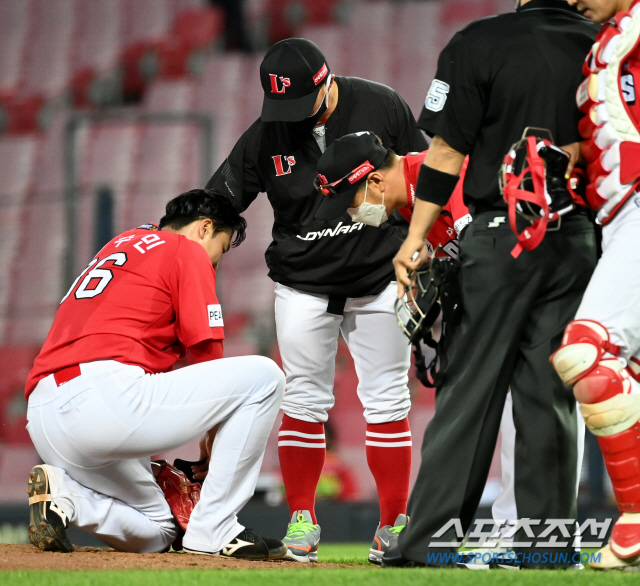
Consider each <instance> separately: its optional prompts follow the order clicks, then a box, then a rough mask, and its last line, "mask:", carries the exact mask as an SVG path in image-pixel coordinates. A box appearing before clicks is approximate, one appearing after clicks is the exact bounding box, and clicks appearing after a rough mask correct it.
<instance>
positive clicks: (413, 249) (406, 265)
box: [393, 234, 429, 299]
mask: <svg viewBox="0 0 640 586" xmlns="http://www.w3.org/2000/svg"><path fill="white" fill-rule="evenodd" d="M416 253H418V254H416ZM428 255H429V252H428V250H427V248H426V247H425V245H424V240H423V239H422V238H417V237H415V236H412V235H411V234H409V235H408V236H407V239H406V240H405V241H404V242H403V244H402V246H401V247H400V250H399V251H398V254H396V256H395V257H394V259H393V268H394V269H395V271H396V281H398V299H400V298H401V297H402V296H403V295H404V293H405V290H406V288H408V287H410V286H411V278H410V277H409V274H410V273H411V272H413V271H415V270H416V269H417V268H418V267H419V266H420V265H422V264H423V263H424V262H425V261H426V259H427V258H428Z"/></svg>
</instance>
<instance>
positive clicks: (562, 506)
mask: <svg viewBox="0 0 640 586" xmlns="http://www.w3.org/2000/svg"><path fill="white" fill-rule="evenodd" d="M461 236H462V237H461V242H460V263H461V268H460V286H461V290H462V300H463V306H464V313H463V317H462V321H461V324H460V325H459V326H458V328H457V330H456V332H455V334H454V337H453V339H452V340H451V342H452V343H451V344H450V345H449V347H448V350H447V363H446V367H445V369H444V379H443V382H442V384H441V385H440V386H439V387H438V389H437V392H436V411H435V415H434V418H433V420H432V421H431V422H430V423H429V425H428V427H427V429H426V431H425V435H424V440H423V444H422V464H421V466H420V471H419V474H418V478H417V481H416V484H415V486H414V488H413V491H412V494H411V497H410V499H409V506H408V515H409V516H410V519H411V521H410V523H409V524H408V525H407V527H406V528H405V529H404V530H403V531H402V533H401V534H400V539H399V547H400V551H401V553H402V555H403V557H405V558H407V559H410V560H414V561H418V562H422V563H425V564H428V565H433V566H447V565H451V562H450V561H449V562H447V561H444V558H443V557H442V556H438V555H437V554H446V553H451V552H455V551H456V550H457V547H455V546H449V547H434V546H433V543H432V542H439V543H442V542H450V543H454V542H459V541H461V540H460V537H459V535H457V533H459V531H456V530H455V528H454V526H453V525H452V526H451V527H450V528H449V529H448V530H447V531H446V532H445V533H444V534H442V535H440V536H438V537H437V538H434V537H433V536H434V534H436V533H438V530H439V529H441V528H442V527H443V526H444V525H446V524H447V523H449V522H450V521H451V520H452V519H459V520H460V525H461V527H462V531H463V532H466V531H467V530H468V529H469V528H470V525H471V523H472V521H473V519H474V516H475V513H476V510H477V508H478V504H479V502H480V498H481V496H482V492H483V489H484V486H485V483H486V480H487V476H488V474H489V468H490V465H491V460H492V457H493V453H494V449H495V446H496V441H497V438H498V431H499V428H500V418H501V416H502V410H503V406H504V402H505V398H506V394H507V391H508V389H509V387H511V392H512V396H513V416H514V423H515V427H516V445H515V498H516V507H517V511H518V517H519V518H520V519H525V518H530V519H540V520H541V523H540V525H538V526H537V527H536V526H533V527H532V529H533V531H534V533H535V536H536V537H537V536H538V535H540V534H541V533H542V532H544V531H545V530H548V526H547V525H545V521H546V520H547V519H575V518H576V491H575V487H576V466H577V448H576V439H577V437H576V433H577V431H576V412H575V410H576V402H575V399H574V397H573V393H572V391H571V389H570V388H569V387H567V386H566V385H564V384H563V383H562V381H561V380H560V378H559V377H558V375H557V374H556V373H555V371H554V370H553V368H552V367H551V365H550V363H549V356H550V355H551V354H552V352H554V351H555V350H556V349H557V348H558V347H559V346H560V342H561V340H562V335H563V331H564V329H565V327H566V325H567V324H568V323H569V322H570V321H571V320H572V319H573V317H574V315H575V313H576V310H577V309H578V305H579V303H580V300H581V298H582V294H583V292H584V290H585V288H586V286H587V283H588V282H589V278H590V277H591V273H592V272H593V269H594V268H595V265H596V260H597V252H596V238H595V230H594V227H593V225H592V224H591V222H590V221H589V219H588V218H587V217H586V216H585V215H583V214H574V215H571V216H569V217H566V218H563V219H562V224H561V226H560V229H559V230H557V231H548V232H547V234H546V236H545V238H544V240H543V241H542V243H541V244H540V245H539V246H538V247H537V248H536V249H535V250H533V251H527V250H524V251H523V252H522V254H521V255H520V257H519V258H517V259H514V258H513V257H512V256H511V250H512V249H513V247H514V246H515V244H516V237H515V235H514V234H513V232H512V231H511V228H510V226H509V223H508V217H507V214H506V213H505V212H502V211H500V210H496V211H490V212H482V213H479V214H477V215H476V216H475V217H474V219H473V222H471V224H470V225H469V226H467V228H465V230H464V232H463V234H462V235H461ZM490 529H491V527H485V528H484V531H488V530H490ZM570 530H571V527H570ZM571 533H572V534H573V531H572V530H571ZM554 535H555V536H557V540H558V541H559V542H565V543H566V542H568V545H567V546H565V547H541V546H540V545H538V544H537V543H536V542H537V541H538V540H536V538H533V539H532V538H530V537H527V536H526V534H525V531H524V530H519V531H518V533H516V536H515V538H516V542H532V541H533V543H534V546H533V547H531V548H525V549H522V548H518V547H514V549H515V550H516V553H518V554H523V553H524V554H529V556H528V557H527V556H526V555H524V556H521V557H520V558H519V559H522V560H523V561H524V564H523V565H524V566H528V567H563V566H566V565H567V564H562V563H560V564H558V563H556V564H548V563H547V564H542V563H540V561H539V560H542V559H543V557H542V554H543V553H544V552H547V553H551V557H548V558H547V560H549V559H551V560H558V559H562V558H560V557H558V555H557V554H562V553H563V552H566V553H567V554H568V558H569V559H571V555H572V554H573V548H572V547H571V545H572V541H573V537H570V538H567V537H564V536H563V535H562V533H561V531H560V530H559V529H556V530H554V531H553V532H552V533H551V534H550V535H547V536H545V537H544V538H541V539H539V542H540V543H542V542H548V541H549V540H550V539H551V538H552V537H553V536H554ZM430 544H431V545H430ZM536 545H537V547H536ZM534 553H540V554H541V556H540V557H538V556H535V558H536V560H537V561H538V563H536V562H534V561H533V560H532V559H531V558H532V557H533V555H532V554H534ZM436 556H437V557H436Z"/></svg>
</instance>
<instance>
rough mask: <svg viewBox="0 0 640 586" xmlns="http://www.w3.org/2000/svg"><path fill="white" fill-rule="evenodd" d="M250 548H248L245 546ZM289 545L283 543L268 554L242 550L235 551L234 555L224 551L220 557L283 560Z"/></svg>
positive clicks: (257, 560) (256, 560)
mask: <svg viewBox="0 0 640 586" xmlns="http://www.w3.org/2000/svg"><path fill="white" fill-rule="evenodd" d="M243 549H248V548H243ZM287 551H288V550H287V546H286V545H283V546H281V547H277V548H275V549H270V550H269V553H268V554H264V553H261V552H260V553H251V552H245V553H243V552H242V551H238V552H234V553H233V554H232V555H224V554H223V553H221V554H219V555H220V557H223V558H230V559H233V560H250V561H253V562H259V561H269V560H281V559H283V558H284V556H286V555H287Z"/></svg>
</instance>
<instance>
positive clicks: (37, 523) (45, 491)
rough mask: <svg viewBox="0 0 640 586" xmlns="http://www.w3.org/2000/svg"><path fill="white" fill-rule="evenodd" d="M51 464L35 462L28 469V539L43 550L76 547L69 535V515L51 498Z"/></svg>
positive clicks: (65, 549) (68, 550) (66, 550)
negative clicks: (37, 464) (49, 471)
mask: <svg viewBox="0 0 640 586" xmlns="http://www.w3.org/2000/svg"><path fill="white" fill-rule="evenodd" d="M48 468H49V466H45V465H42V466H35V467H34V468H33V469H32V470H31V472H29V484H28V485H27V494H28V495H29V541H30V542H31V543H33V545H35V546H36V547H37V548H38V549H41V550H42V551H59V552H64V553H68V552H71V551H73V545H71V542H70V541H69V539H68V538H67V527H69V518H68V517H67V515H65V514H64V512H63V511H62V509H60V508H59V507H58V506H57V505H56V504H55V503H54V502H53V501H52V500H51V486H50V482H49V473H48V470H47V469H48Z"/></svg>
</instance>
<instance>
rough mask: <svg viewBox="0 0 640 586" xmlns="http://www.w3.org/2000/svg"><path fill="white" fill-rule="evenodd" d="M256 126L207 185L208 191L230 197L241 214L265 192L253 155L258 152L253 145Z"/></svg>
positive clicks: (249, 130)
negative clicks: (213, 190)
mask: <svg viewBox="0 0 640 586" xmlns="http://www.w3.org/2000/svg"><path fill="white" fill-rule="evenodd" d="M255 126H256V125H255V124H254V125H253V126H251V127H250V128H249V129H248V130H247V131H246V132H245V133H244V134H243V135H242V136H241V137H240V140H238V142H237V143H236V145H235V146H234V147H233V150H232V151H231V154H229V156H228V157H227V158H226V159H225V160H224V161H223V163H222V165H220V167H219V168H218V170H217V171H216V172H215V173H214V174H213V177H211V179H209V181H208V183H207V185H206V188H207V189H215V190H217V191H220V192H221V193H223V194H224V195H226V196H227V197H229V198H230V199H231V201H232V202H233V204H234V205H235V207H236V208H237V209H238V210H239V211H241V212H243V211H244V210H246V209H247V208H248V207H249V205H251V202H252V201H253V200H254V199H255V198H256V197H257V196H258V194H259V193H260V192H262V191H264V187H263V185H262V181H261V180H260V176H259V174H258V171H257V166H256V164H255V162H254V161H253V157H252V153H255V152H258V151H257V149H256V148H255V146H254V145H253V144H252V143H255V142H256V137H255Z"/></svg>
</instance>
